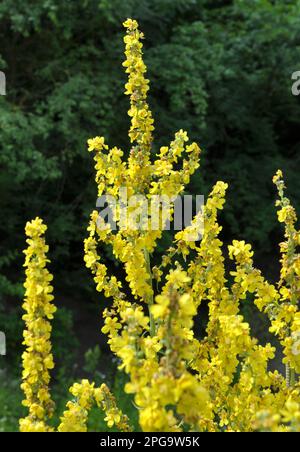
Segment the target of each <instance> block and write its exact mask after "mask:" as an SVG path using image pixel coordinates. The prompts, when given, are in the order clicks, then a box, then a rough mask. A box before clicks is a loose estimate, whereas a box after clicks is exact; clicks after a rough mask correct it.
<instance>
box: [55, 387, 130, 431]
mask: <svg viewBox="0 0 300 452" xmlns="http://www.w3.org/2000/svg"><path fill="white" fill-rule="evenodd" d="M70 392H71V394H72V395H73V397H74V400H72V401H70V402H68V403H67V410H66V411H65V412H64V414H63V416H62V417H61V423H60V425H59V426H58V431H59V432H86V431H87V421H88V414H89V411H90V410H91V408H92V406H93V405H94V404H96V405H97V406H98V407H100V408H101V409H102V410H103V411H104V412H105V414H106V417H105V421H106V422H107V425H108V427H113V426H115V427H116V428H117V429H118V430H121V431H122V432H127V431H131V427H130V425H129V422H128V418H127V416H125V415H124V414H123V413H122V411H121V410H119V408H118V407H117V405H116V401H115V398H114V397H113V395H112V394H111V392H110V391H109V389H108V387H107V386H106V385H105V384H102V385H101V386H100V388H95V385H94V383H90V382H89V381H88V380H82V382H81V383H75V384H74V385H73V386H72V387H71V388H70Z"/></svg>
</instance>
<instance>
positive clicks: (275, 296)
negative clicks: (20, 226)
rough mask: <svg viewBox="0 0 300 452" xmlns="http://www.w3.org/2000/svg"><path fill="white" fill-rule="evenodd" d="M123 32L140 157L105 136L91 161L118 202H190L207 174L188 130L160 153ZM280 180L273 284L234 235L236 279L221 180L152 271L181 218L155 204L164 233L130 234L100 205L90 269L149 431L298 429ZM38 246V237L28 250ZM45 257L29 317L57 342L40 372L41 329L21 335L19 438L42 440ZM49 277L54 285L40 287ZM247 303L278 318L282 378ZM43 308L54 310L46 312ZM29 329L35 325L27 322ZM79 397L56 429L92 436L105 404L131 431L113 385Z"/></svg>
mask: <svg viewBox="0 0 300 452" xmlns="http://www.w3.org/2000/svg"><path fill="white" fill-rule="evenodd" d="M124 26H125V28H126V30H127V33H126V36H125V38H124V41H125V47H126V51H125V54H126V60H125V62H124V67H125V68H126V73H127V74H128V82H127V84H126V91H125V93H126V94H127V95H128V96H129V97H130V109H129V111H128V114H129V117H130V119H131V125H130V130H129V138H130V141H131V149H130V154H129V158H128V160H124V159H123V156H124V154H123V151H122V150H120V149H118V148H116V147H113V148H111V149H110V148H109V146H108V145H107V144H106V142H105V140H104V138H103V137H96V138H93V139H90V140H88V148H89V151H90V152H93V153H94V160H95V170H96V183H97V187H98V196H99V197H100V196H102V195H103V194H105V195H109V196H112V197H114V198H118V199H121V198H122V190H123V189H124V188H126V192H127V196H128V197H130V196H133V195H143V196H146V197H147V198H148V199H151V198H152V197H153V196H154V195H160V196H168V197H171V198H174V197H176V196H178V195H180V194H182V193H183V191H184V187H185V185H186V184H187V183H188V182H189V180H190V177H191V175H192V174H193V173H194V172H195V171H196V170H197V169H198V167H199V155H200V148H199V147H198V145H197V144H196V143H191V144H188V142H189V139H188V136H187V133H186V132H184V131H182V130H180V131H179V132H177V133H176V134H175V137H174V140H173V141H172V142H171V143H170V145H169V146H164V147H162V148H161V149H160V150H159V152H158V154H157V155H153V152H152V151H153V145H152V143H153V135H152V134H153V130H154V125H153V118H152V114H151V111H150V108H149V106H148V103H147V92H148V90H149V81H148V80H147V79H146V66H145V64H144V62H143V58H142V39H143V34H142V33H141V32H140V31H139V29H138V24H137V22H136V21H134V20H131V19H128V20H127V21H126V22H125V23H124ZM274 183H275V184H276V186H277V188H278V192H279V201H278V202H277V206H278V208H279V211H278V218H279V221H280V222H282V223H284V225H285V241H284V242H283V243H282V244H281V245H280V249H281V253H282V259H281V264H282V269H281V278H280V281H279V283H278V284H277V285H272V284H270V283H269V282H268V281H267V280H266V279H265V278H264V277H263V275H262V274H261V272H260V271H259V270H257V269H256V268H255V267H254V264H253V251H252V249H251V246H250V245H249V244H246V243H245V242H243V241H235V240H234V241H233V243H232V244H231V245H230V246H229V250H228V251H229V258H230V259H232V260H233V262H234V267H235V268H234V270H233V271H232V272H231V282H229V281H228V279H229V278H228V275H227V273H226V269H225V265H224V260H225V257H224V250H223V244H222V241H221V240H220V237H219V236H220V231H221V226H220V225H219V223H218V213H219V211H220V210H222V209H223V207H224V203H225V194H226V189H227V184H225V183H224V182H217V183H216V185H215V186H214V187H213V189H212V191H211V193H210V195H209V196H208V198H207V200H206V203H205V205H204V206H203V208H202V209H201V211H200V212H199V213H198V214H197V215H196V216H195V218H194V219H193V221H192V223H191V224H190V225H189V226H188V227H186V228H184V229H183V230H181V231H179V232H177V233H176V235H175V239H174V244H173V246H171V247H170V248H169V249H167V250H166V253H165V255H164V256H163V258H162V261H161V264H160V265H158V266H154V267H153V265H152V254H153V252H154V250H155V248H156V246H157V241H158V240H159V239H160V238H161V236H162V231H163V229H164V224H165V222H167V221H170V220H171V219H172V214H173V211H172V209H170V211H169V212H167V214H166V213H165V212H164V211H163V208H160V209H159V211H158V212H159V218H160V222H159V224H160V227H159V228H151V224H150V221H151V219H150V218H149V216H148V215H146V218H145V216H144V217H143V227H138V228H136V227H132V224H131V223H130V220H129V223H128V222H127V224H126V227H124V223H123V220H124V219H123V217H122V212H121V210H120V209H119V208H118V207H115V208H114V209H113V210H114V213H113V215H114V221H115V223H116V225H117V228H112V227H111V226H110V225H109V224H105V223H104V220H103V218H101V217H100V216H99V214H98V212H97V211H96V210H95V211H93V212H92V214H91V218H90V223H89V226H88V237H87V238H86V239H85V242H84V251H85V256H84V260H85V264H86V266H87V267H88V268H89V269H90V271H91V273H92V275H93V278H94V281H95V284H96V289H97V290H98V291H99V292H103V293H104V295H105V296H106V297H107V298H108V299H109V301H108V306H107V308H106V309H105V310H104V312H103V316H104V326H103V329H102V331H103V332H104V333H105V334H106V335H107V340H108V344H109V346H110V349H111V351H112V352H113V353H114V354H115V355H116V356H117V358H118V360H119V366H120V369H123V370H124V372H125V373H126V374H127V375H128V383H127V384H126V385H125V388H124V390H125V391H126V392H127V393H130V394H133V397H134V401H135V405H136V407H137V410H138V413H139V424H140V428H141V429H142V430H143V431H167V432H170V431H172V432H180V431H259V430H264V431H299V430H300V384H299V381H298V378H297V374H298V373H300V361H299V359H300V358H299V356H300V349H299V348H300V337H299V335H300V331H299V326H300V318H299V310H298V298H299V288H300V282H299V277H300V271H299V268H300V267H299V262H300V255H299V254H298V252H297V246H298V245H299V244H300V238H299V237H300V233H299V231H298V230H297V229H296V213H295V210H294V209H293V207H292V206H291V204H290V202H289V200H288V199H287V198H286V197H285V195H284V182H283V177H282V173H281V172H280V171H279V172H278V173H277V174H276V176H275V177H274ZM141 209H142V207H141ZM134 210H135V215H138V217H140V216H142V212H141V211H139V208H137V206H135V207H134ZM32 224H33V225H34V226H35V228H37V230H38V234H35V235H34V236H33V237H32V240H33V245H34V246H36V247H37V248H40V247H41V246H40V243H41V242H40V241H41V240H42V239H41V236H42V234H43V232H44V228H45V227H44V226H43V223H41V221H40V220H36V221H35V222H33V223H32ZM32 224H31V225H32ZM199 224H204V233H203V237H202V240H201V241H191V240H190V237H191V234H193V233H195V232H197V231H198V229H199ZM42 243H43V244H44V242H42ZM101 244H105V245H106V246H110V247H111V249H112V252H113V254H114V256H115V258H116V259H117V260H119V261H120V262H121V263H122V265H123V266H124V270H125V273H126V281H119V280H118V279H117V278H116V276H115V275H112V274H111V273H110V271H109V270H110V269H109V268H108V267H107V266H106V265H105V264H104V263H103V262H102V261H101V252H100V251H99V250H100V249H101V248H100V246H99V245H101ZM30 246H31V242H30V243H29V248H28V250H27V253H28V254H29V255H30V254H31V251H30ZM43 246H45V245H43ZM44 252H45V249H44ZM30 262H31V260H30ZM45 262H46V260H45V255H44V254H43V258H42V259H41V260H39V261H37V262H36V264H35V267H34V268H33V269H32V270H30V271H29V274H27V277H28V279H27V282H26V284H27V286H28V285H30V284H31V285H32V295H31V296H30V297H28V296H27V299H26V302H25V309H26V310H27V311H28V312H30V313H32V312H33V313H34V316H36V317H37V319H38V320H41V324H42V325H43V326H44V329H45V328H46V331H47V334H46V336H45V341H46V345H45V344H44V345H43V350H42V355H41V363H40V361H39V362H37V360H36V356H35V353H36V346H35V343H36V342H38V339H39V337H40V330H39V328H33V327H32V325H31V324H30V323H28V330H29V331H34V334H32V335H31V341H30V344H29V343H28V341H27V340H26V335H25V345H26V347H27V350H26V353H25V358H24V375H23V379H24V383H23V388H24V390H25V394H26V405H27V406H28V407H29V416H28V417H27V418H26V419H25V420H21V424H20V425H21V429H22V430H35V431H36V430H44V431H46V430H47V429H48V427H47V425H48V424H47V423H46V415H48V414H50V413H48V411H49V409H50V411H52V403H50V399H49V397H50V396H49V391H48V383H49V376H48V375H49V374H48V369H49V368H50V367H52V365H53V362H52V357H51V355H50V346H49V344H50V342H49V341H50V329H49V326H48V323H47V322H48V321H46V320H44V319H45V317H46V318H48V319H49V315H48V312H50V313H51V314H52V313H53V310H54V308H53V307H52V308H51V309H50V308H49V306H48V303H49V301H50V300H49V298H48V297H49V295H48V293H49V289H48V288H47V287H48V286H47V281H50V279H49V276H48V273H46V270H45ZM184 262H185V263H184ZM183 263H184V264H183ZM42 270H43V272H42ZM35 273H36V274H37V278H36V277H35ZM42 273H45V275H44V279H43V281H44V283H43V284H40V283H39V282H38V281H40V279H39V278H40V276H41V274H42ZM40 286H42V292H40V290H41V289H40ZM129 293H130V295H128V294H129ZM41 294H43V297H42V295H41ZM46 294H47V297H46V296H45V295H46ZM249 294H253V296H254V303H255V305H256V306H257V307H258V309H259V310H260V311H262V312H263V313H265V314H266V315H267V316H268V318H269V320H270V323H271V326H270V332H271V333H274V334H275V335H276V336H277V337H278V339H279V341H280V343H281V346H282V350H283V355H284V358H283V362H284V364H285V366H286V375H281V374H280V373H279V372H278V371H273V372H272V371H270V370H269V362H270V360H271V359H273V358H274V355H275V351H276V350H275V348H274V347H273V346H271V344H265V345H261V344H260V343H259V342H258V340H257V339H256V338H255V337H253V335H252V334H251V328H250V326H249V324H248V323H247V322H246V321H245V319H244V317H243V315H242V314H241V305H242V304H243V303H245V300H247V298H249V297H248V295H249ZM37 303H38V305H42V306H44V308H43V309H36V307H37ZM203 303H206V304H207V305H208V309H209V319H208V323H207V326H206V334H205V337H204V338H203V339H199V338H198V337H197V336H196V335H195V333H194V322H195V319H196V315H197V313H198V310H199V307H200V305H201V304H203ZM49 309H50V311H49ZM25 320H26V321H27V322H28V320H31V317H30V318H29V319H27V317H26V318H25ZM197 321H198V320H197ZM200 321H201V320H200ZM45 322H46V323H45ZM45 324H46V325H47V327H45ZM32 344H33V345H34V346H32ZM28 363H30V365H28ZM36 366H37V368H38V371H41V372H43V375H44V381H42V383H43V385H42V389H43V391H44V392H43V394H44V393H45V394H46V395H45V396H44V397H43V396H42V399H43V398H45V400H41V393H40V390H41V388H40V387H39V385H37V384H36V382H35V380H34V379H32V378H31V375H32V374H33V375H36V372H37V370H36ZM39 369H40V370H39ZM70 391H71V393H72V395H73V396H74V399H73V400H72V401H70V402H69V403H68V405H67V409H66V411H65V412H64V414H63V416H62V418H61V424H60V425H59V426H58V431H86V429H87V427H86V425H87V418H88V412H89V409H90V408H91V406H92V404H97V405H98V406H99V407H100V408H101V409H104V411H105V412H106V420H107V423H108V425H109V427H111V426H116V427H117V428H119V429H120V430H124V431H126V430H130V429H131V427H130V421H129V419H128V418H127V416H126V415H124V414H123V413H122V412H121V411H120V410H119V409H118V407H117V405H116V402H115V400H114V398H113V395H112V394H111V393H110V392H109V389H108V388H107V387H106V386H105V385H102V386H101V387H100V388H95V385H94V384H93V383H90V382H88V381H86V380H84V381H82V382H81V383H76V384H74V385H73V386H72V388H71V390H70Z"/></svg>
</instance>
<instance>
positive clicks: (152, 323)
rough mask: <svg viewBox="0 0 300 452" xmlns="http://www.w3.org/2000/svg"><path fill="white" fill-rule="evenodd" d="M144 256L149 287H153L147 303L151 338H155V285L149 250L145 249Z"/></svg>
mask: <svg viewBox="0 0 300 452" xmlns="http://www.w3.org/2000/svg"><path fill="white" fill-rule="evenodd" d="M144 256H145V263H146V269H147V272H148V275H149V279H148V282H149V285H150V287H151V294H150V295H149V297H148V299H147V303H148V309H149V318H150V336H151V337H153V336H155V322H154V318H153V315H152V313H151V309H150V308H151V306H152V305H153V284H152V271H151V264H150V255H149V252H148V250H147V249H146V248H145V249H144Z"/></svg>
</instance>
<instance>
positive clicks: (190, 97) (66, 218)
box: [0, 0, 300, 428]
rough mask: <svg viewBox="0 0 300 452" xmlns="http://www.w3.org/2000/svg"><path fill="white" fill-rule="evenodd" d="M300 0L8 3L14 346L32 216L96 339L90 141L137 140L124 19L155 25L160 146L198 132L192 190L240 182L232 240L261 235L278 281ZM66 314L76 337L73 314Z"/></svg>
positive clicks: (8, 327) (296, 197)
mask: <svg viewBox="0 0 300 452" xmlns="http://www.w3.org/2000/svg"><path fill="white" fill-rule="evenodd" d="M299 10H300V1H299V0H291V1H289V0H285V1H282V0H278V1H276V0H273V1H271V0H270V1H269V0H234V1H233V0H232V1H230V0H228V1H225V0H224V1H221V0H220V1H211V0H210V1H206V0H127V1H124V0H80V1H76V2H75V1H71V0H40V1H39V2H36V1H34V0H2V2H1V4H0V42H1V47H0V69H1V70H3V71H4V72H5V74H6V77H7V96H5V97H3V96H1V97H0V133H1V140H0V193H1V195H0V212H1V220H2V221H1V223H0V304H1V308H0V320H1V324H0V329H1V330H4V331H6V332H7V334H8V342H9V345H10V350H17V349H18V347H19V345H20V341H21V339H20V338H21V328H22V325H21V324H20V311H19V308H18V307H17V306H18V305H19V304H20V299H21V296H22V278H23V275H22V253H21V250H22V249H23V248H24V246H25V244H24V234H23V230H24V224H25V222H26V221H27V220H28V219H31V218H32V217H35V216H36V215H40V216H42V217H43V218H44V219H45V221H46V222H47V224H48V226H49V232H48V240H49V242H50V245H51V259H52V261H53V264H52V271H53V272H55V275H56V293H57V299H58V303H59V304H60V305H62V306H65V307H66V308H67V311H66V312H68V309H72V311H73V312H74V304H73V299H77V300H79V301H78V302H77V303H76V312H77V314H76V313H75V317H76V315H77V317H78V320H77V321H76V318H75V325H76V328H75V329H76V331H78V330H79V331H81V339H82V338H84V339H85V341H86V344H87V345H89V344H91V343H93V338H90V337H89V336H88V335H87V333H86V332H85V328H84V327H83V325H82V322H81V321H80V318H81V317H82V315H83V314H80V315H78V311H79V312H80V313H82V312H85V311H86V310H87V309H90V310H92V309H93V307H92V306H94V305H92V300H95V298H96V296H95V292H94V288H93V285H92V284H91V281H90V279H91V278H90V276H89V274H88V272H87V271H85V269H84V266H83V263H82V239H83V237H84V236H85V228H86V222H87V218H88V214H89V212H90V210H91V209H92V208H93V206H94V205H95V196H96V191H95V186H94V183H93V168H92V162H91V156H90V155H88V153H87V152H86V140H87V139H88V138H89V137H91V136H95V135H105V136H106V138H107V140H108V142H109V143H110V144H111V145H119V146H121V147H123V148H124V149H128V148H129V143H128V138H127V129H128V125H129V120H128V117H127V115H126V112H127V108H128V99H126V98H125V96H124V95H123V85H124V83H125V75H124V73H123V71H122V66H121V63H122V60H123V41H122V35H123V33H124V31H123V28H122V21H123V20H124V19H125V18H127V17H134V18H136V19H138V20H139V22H140V25H141V28H142V29H143V30H144V32H145V35H146V40H145V60H146V62H147V65H148V68H149V78H150V80H151V97H150V104H151V107H152V108H153V112H154V117H155V120H156V144H155V146H156V148H158V147H159V146H160V145H161V144H167V143H168V142H169V141H170V139H171V138H172V136H173V133H174V132H175V131H176V130H177V129H180V128H184V129H186V130H187V131H188V132H189V135H190V137H191V138H192V139H195V140H197V141H198V142H199V143H200V145H201V146H202V148H203V149H204V150H205V152H204V153H203V156H202V167H201V170H200V171H199V172H198V174H197V175H196V176H195V177H194V179H193V182H192V184H191V186H190V188H189V189H190V191H191V192H193V193H204V194H206V193H207V192H208V190H209V189H210V187H211V186H212V184H213V183H214V182H215V181H216V180H218V179H221V180H224V181H227V182H229V184H230V190H229V193H228V198H227V204H226V208H225V211H224V214H223V218H222V221H223V224H224V240H225V242H226V241H229V240H231V239H232V238H244V239H246V240H248V241H251V242H252V243H253V244H254V246H255V248H256V252H257V253H256V256H257V261H258V264H259V265H260V266H261V267H262V268H264V269H265V270H266V272H267V274H268V276H269V277H270V278H272V279H276V276H277V274H276V272H277V266H276V265H275V264H274V262H276V259H277V243H278V241H279V240H280V234H281V231H280V229H279V227H278V225H277V222H276V213H275V209H274V189H273V186H272V182H271V179H272V175H273V174H274V172H275V171H276V169H277V168H278V167H281V168H282V169H283V170H284V172H285V174H286V180H287V183H288V186H289V193H290V196H291V198H292V200H293V202H294V203H295V205H296V206H297V204H299V201H300V178H299V175H298V169H299V164H300V154H299V151H298V148H299V132H298V131H299V126H298V124H299V118H300V103H299V98H297V97H294V96H292V94H291V84H292V82H291V74H292V73H293V72H294V71H296V70H299V69H300V68H299V64H300V63H299V61H300V33H299V30H300V15H299ZM107 259H111V257H110V256H107ZM111 265H112V266H113V265H114V263H113V262H112V261H111ZM70 294H72V298H71V295H70ZM90 305H92V306H90ZM93 315H94V314H93ZM93 315H91V317H93ZM83 316H84V315H83ZM61 322H62V324H61V327H62V328H63V326H62V325H64V328H65V329H66V330H67V331H68V334H69V331H70V330H72V321H71V320H70V319H69V317H68V314H67V313H66V314H65V315H64V314H61ZM85 327H87V325H85ZM96 333H98V331H96ZM65 347H66V348H68V347H69V349H72V347H74V344H73V345H72V343H70V344H68V341H67V342H66V344H65ZM57 353H58V355H59V354H60V353H61V354H62V355H64V353H65V350H59V348H58V351H57ZM2 359H3V358H1V360H2ZM8 359H10V358H8ZM12 361H13V362H14V369H15V370H16V373H17V374H18V372H19V371H18V368H19V367H18V366H19V364H17V365H16V364H15V360H14V359H12ZM4 398H5V397H4ZM0 416H1V414H0ZM3 422H4V421H3ZM4 424H5V422H4ZM9 425H11V424H9ZM0 428H1V425H0ZM3 428H4V427H3Z"/></svg>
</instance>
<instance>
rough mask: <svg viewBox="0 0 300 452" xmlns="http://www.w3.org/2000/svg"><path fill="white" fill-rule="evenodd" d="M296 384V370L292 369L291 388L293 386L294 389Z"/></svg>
mask: <svg viewBox="0 0 300 452" xmlns="http://www.w3.org/2000/svg"><path fill="white" fill-rule="evenodd" d="M295 383H296V374H295V370H294V369H291V376H290V386H291V388H292V387H293V386H295Z"/></svg>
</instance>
